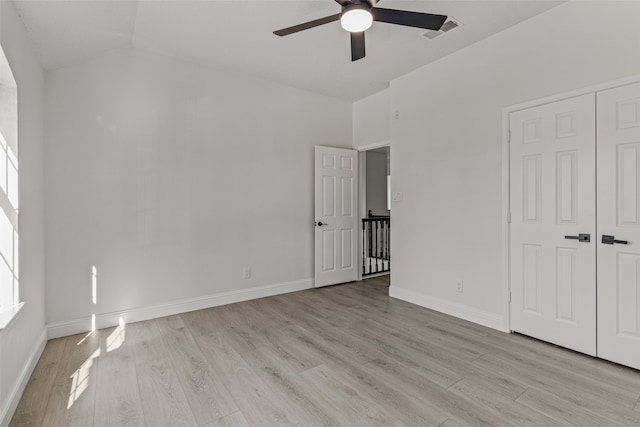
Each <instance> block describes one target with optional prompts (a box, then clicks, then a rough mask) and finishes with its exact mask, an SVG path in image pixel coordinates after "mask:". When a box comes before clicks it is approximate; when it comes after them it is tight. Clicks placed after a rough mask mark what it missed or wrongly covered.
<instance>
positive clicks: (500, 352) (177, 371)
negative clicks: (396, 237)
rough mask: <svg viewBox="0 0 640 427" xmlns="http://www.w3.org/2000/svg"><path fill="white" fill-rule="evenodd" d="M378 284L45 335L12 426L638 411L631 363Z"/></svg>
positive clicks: (638, 379) (567, 418)
mask: <svg viewBox="0 0 640 427" xmlns="http://www.w3.org/2000/svg"><path fill="white" fill-rule="evenodd" d="M388 286H389V282H388V276H387V277H378V278H373V279H368V280H365V281H362V282H357V283H350V284H346V285H340V286H333V287H328V288H322V289H314V290H308V291H302V292H296V293H291V294H286V295H281V296H276V297H270V298H263V299H259V300H254V301H248V302H243V303H239V304H232V305H227V306H222V307H216V308H211V309H208V310H201V311H195V312H191V313H185V314H181V315H176V316H170V317H165V318H161V319H155V320H150V321H146V322H139V323H133V324H129V325H123V326H120V327H117V328H110V329H106V330H100V331H97V332H95V333H93V334H90V335H88V336H87V335H76V336H71V337H66V338H61V339H56V340H52V341H49V343H48V344H47V346H46V348H45V351H44V354H43V355H42V358H41V359H40V361H39V363H38V365H37V367H36V369H35V371H34V373H33V376H32V377H31V379H30V381H29V384H28V386H27V388H26V391H25V393H24V395H23V397H22V400H21V402H20V404H19V406H18V409H17V411H16V413H15V416H14V417H13V420H12V422H11V426H12V427H17V426H47V427H48V426H55V427H57V426H81V427H87V426H149V427H158V426H207V427H223V426H226V427H233V426H422V425H431V426H467V425H470V426H476V425H481V426H556V425H557V426H568V425H575V426H581V427H586V426H639V425H640V402H639V399H640V372H638V371H635V370H632V369H629V368H625V367H622V366H618V365H615V364H612V363H608V362H605V361H602V360H597V359H594V358H591V357H588V356H584V355H581V354H578V353H574V352H572V351H568V350H564V349H562V348H559V347H555V346H552V345H549V344H545V343H542V342H539V341H536V340H533V339H530V338H527V337H523V336H520V335H510V334H504V333H501V332H497V331H494V330H491V329H487V328H484V327H481V326H478V325H474V324H472V323H468V322H465V321H462V320H459V319H455V318H452V317H449V316H446V315H443V314H439V313H436V312H433V311H430V310H427V309H424V308H421V307H418V306H415V305H412V304H409V303H405V302H403V301H399V300H395V299H392V298H389V297H388V296H387V294H388Z"/></svg>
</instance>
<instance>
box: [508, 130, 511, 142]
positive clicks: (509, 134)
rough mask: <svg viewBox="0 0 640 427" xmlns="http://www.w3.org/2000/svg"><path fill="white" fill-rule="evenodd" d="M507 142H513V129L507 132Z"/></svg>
mask: <svg viewBox="0 0 640 427" xmlns="http://www.w3.org/2000/svg"><path fill="white" fill-rule="evenodd" d="M507 144H511V129H509V131H508V132H507Z"/></svg>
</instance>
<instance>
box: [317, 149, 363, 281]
mask: <svg viewBox="0 0 640 427" xmlns="http://www.w3.org/2000/svg"><path fill="white" fill-rule="evenodd" d="M315 163H316V166H315V193H316V194H315V270H316V277H315V286H316V287H320V286H327V285H335V284H337V283H345V282H351V281H354V280H356V279H357V277H358V270H357V247H358V244H357V236H358V191H357V189H358V153H357V151H354V150H345V149H341V148H332V147H321V146H316V159H315Z"/></svg>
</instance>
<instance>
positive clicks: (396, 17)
mask: <svg viewBox="0 0 640 427" xmlns="http://www.w3.org/2000/svg"><path fill="white" fill-rule="evenodd" d="M371 14H372V15H373V20H374V21H379V22H386V23H388V24H397V25H404V26H406V27H416V28H424V29H427V30H436V31H437V30H439V29H440V27H442V24H444V23H445V21H446V20H447V16H446V15H434V14H431V13H421V12H410V11H408V10H396V9H383V8H380V7H374V8H373V9H371Z"/></svg>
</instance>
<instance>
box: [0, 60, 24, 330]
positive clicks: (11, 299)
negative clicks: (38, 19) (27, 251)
mask: <svg viewBox="0 0 640 427" xmlns="http://www.w3.org/2000/svg"><path fill="white" fill-rule="evenodd" d="M0 73H1V74H3V75H0V85H2V86H5V87H10V88H15V89H16V91H17V87H16V86H17V85H16V84H15V80H14V79H13V75H12V74H11V69H10V68H9V65H8V62H7V59H6V57H5V55H4V52H2V49H1V48H0ZM5 73H6V74H5ZM7 82H8V83H7ZM15 112H16V115H17V101H16V105H15ZM1 119H2V117H0V120H1ZM11 134H12V135H13V130H12V131H11ZM17 151H18V149H17V141H14V144H13V145H12V144H10V142H9V141H7V140H6V139H5V137H4V136H3V135H2V130H0V163H1V164H0V175H1V176H0V238H2V239H3V240H2V241H0V334H2V332H3V331H4V330H5V329H6V328H7V327H8V326H9V325H10V324H11V323H13V321H14V320H15V319H17V317H18V314H19V313H20V311H21V309H22V307H23V306H24V303H23V302H20V290H19V278H20V277H19V274H20V273H19V271H20V265H19V242H18V240H19V239H18V230H19V227H18V203H19V194H18V180H19V166H18V154H17ZM7 279H8V280H7Z"/></svg>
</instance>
